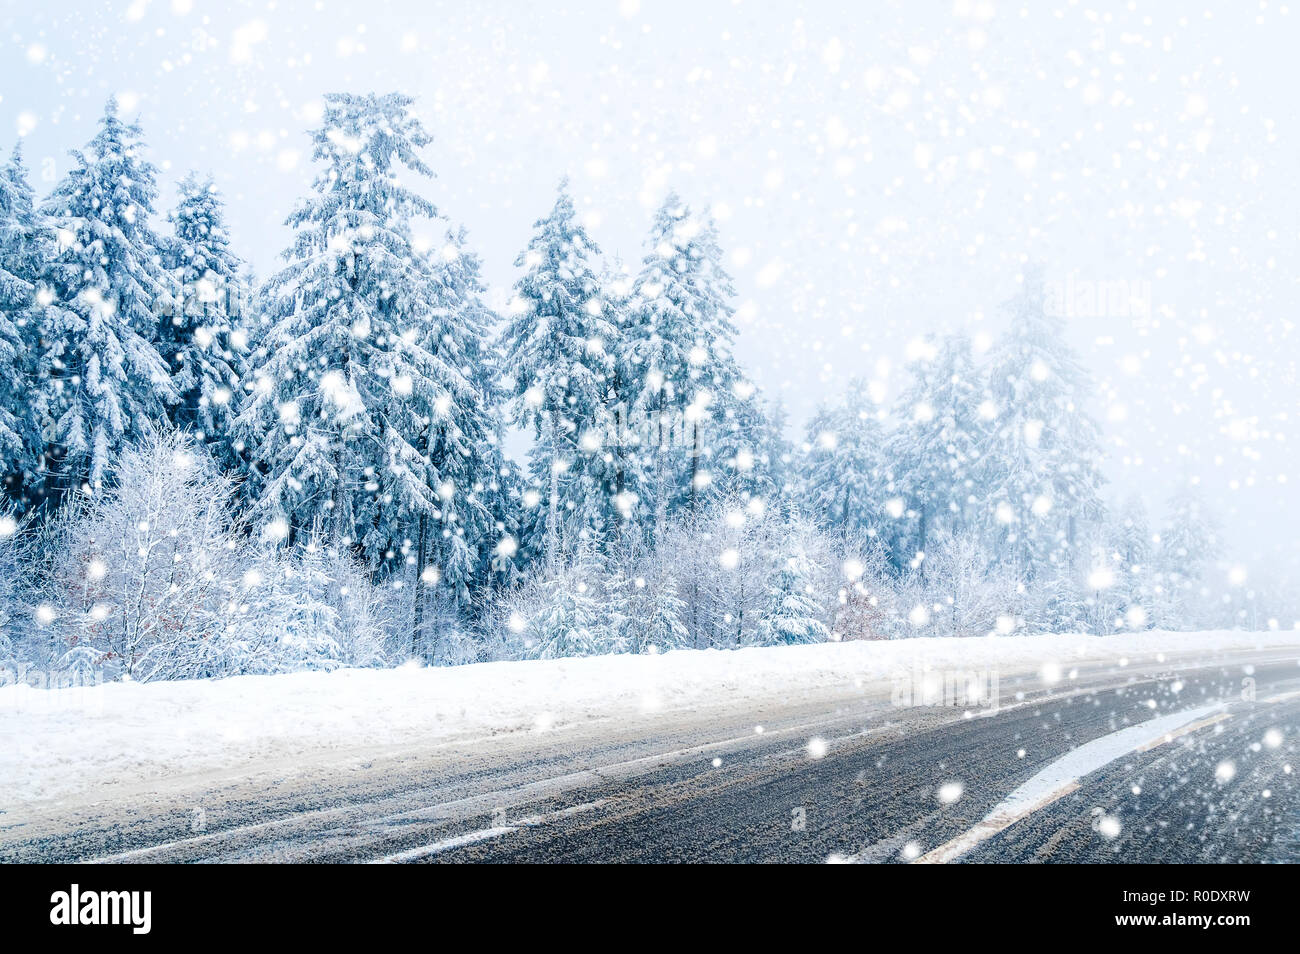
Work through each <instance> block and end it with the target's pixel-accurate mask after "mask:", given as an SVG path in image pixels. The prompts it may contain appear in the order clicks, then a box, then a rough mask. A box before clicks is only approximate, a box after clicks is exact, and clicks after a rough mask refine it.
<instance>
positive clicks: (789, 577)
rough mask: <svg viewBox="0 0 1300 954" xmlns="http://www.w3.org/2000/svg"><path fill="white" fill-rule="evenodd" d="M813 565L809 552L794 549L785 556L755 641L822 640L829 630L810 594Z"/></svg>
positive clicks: (771, 643) (774, 643)
mask: <svg viewBox="0 0 1300 954" xmlns="http://www.w3.org/2000/svg"><path fill="white" fill-rule="evenodd" d="M816 570H817V568H816V566H815V565H814V563H813V561H812V558H811V557H810V555H809V554H808V553H806V552H805V551H803V550H802V549H796V550H795V551H794V552H793V553H792V554H791V555H790V556H788V557H786V559H785V561H784V564H783V565H782V566H781V567H780V569H779V570H778V571H777V574H776V579H775V580H774V581H773V583H772V587H771V592H770V596H769V603H768V607H767V610H766V612H764V613H763V616H762V618H761V619H759V621H758V628H757V630H756V631H755V634H754V641H755V642H756V643H757V644H758V645H760V646H781V645H794V644H799V643H824V642H826V640H828V639H830V635H831V633H830V629H829V628H828V627H827V626H826V623H825V621H824V620H823V615H824V608H823V606H822V605H821V604H820V603H819V601H818V600H817V599H816V598H815V596H814V595H813V578H814V576H815V574H816Z"/></svg>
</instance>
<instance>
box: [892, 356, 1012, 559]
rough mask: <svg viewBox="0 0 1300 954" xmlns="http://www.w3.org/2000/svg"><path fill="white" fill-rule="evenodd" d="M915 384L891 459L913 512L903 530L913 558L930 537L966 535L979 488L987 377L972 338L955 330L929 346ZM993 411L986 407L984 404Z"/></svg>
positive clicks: (902, 401) (899, 405) (899, 404)
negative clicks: (950, 534) (965, 531)
mask: <svg viewBox="0 0 1300 954" xmlns="http://www.w3.org/2000/svg"><path fill="white" fill-rule="evenodd" d="M925 345H926V353H925V354H924V355H923V356H922V357H921V358H920V359H919V360H918V361H917V362H916V364H915V365H914V367H913V380H912V383H911V385H910V386H909V387H908V388H907V389H906V390H904V391H903V392H902V393H901V394H900V395H899V397H898V399H897V401H896V403H895V406H894V416H895V419H896V420H897V421H898V426H897V428H896V429H895V430H894V432H893V433H892V434H890V436H889V440H888V442H887V457H888V460H889V461H890V468H891V469H892V472H893V474H894V479H895V485H896V487H897V492H898V494H899V496H901V498H902V500H903V501H904V504H905V509H906V512H907V513H908V514H910V515H912V516H911V520H910V523H911V526H910V528H909V531H910V532H907V533H905V534H903V535H902V536H903V538H904V539H905V541H906V547H905V550H906V554H907V559H908V560H910V559H911V558H912V556H913V555H914V554H915V553H924V552H925V551H926V550H927V547H928V541H929V538H930V536H931V535H932V534H934V533H937V532H941V531H945V530H946V531H948V532H950V533H955V534H961V533H962V532H963V531H964V528H965V525H966V520H967V516H968V514H969V512H970V511H971V509H972V503H971V498H972V497H978V495H979V493H980V491H981V488H980V473H979V470H978V468H979V463H980V457H979V455H980V448H981V447H982V446H983V444H984V441H985V431H986V429H987V421H986V420H984V419H983V418H981V416H980V408H981V405H983V402H984V400H985V399H986V395H985V390H984V382H983V377H982V375H981V374H980V371H979V368H978V367H977V366H976V364H975V359H974V355H973V354H972V350H971V343H970V340H969V339H968V338H967V337H966V336H965V335H950V336H946V337H944V338H942V339H940V340H933V339H931V340H929V341H927V342H926V343H925ZM986 410H987V408H986Z"/></svg>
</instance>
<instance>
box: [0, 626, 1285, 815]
mask: <svg viewBox="0 0 1300 954" xmlns="http://www.w3.org/2000/svg"><path fill="white" fill-rule="evenodd" d="M1269 647H1296V648H1297V653H1298V655H1300V633H1294V632H1279V633H1236V632H1210V633H1163V632H1158V633H1142V634H1133V635H1124V636H1110V637H1096V636H1080V635H1071V636H1029V637H1026V636H1008V637H988V638H983V639H958V638H934V639H908V640H896V641H893V642H852V643H826V644H821V645H815V646H789V647H775V648H765V649H741V650H734V651H719V650H708V651H691V650H687V651H681V652H673V653H666V654H664V655H662V656H600V657H592V658H586V659H560V660H546V661H537V662H499V663H482V664H479V665H473V666H461V667H457V668H447V669H427V668H416V667H403V668H401V669H396V670H359V669H353V670H341V671H337V672H332V673H299V674H296V675H280V676H240V677H236V678H233V679H224V680H214V681H195V682H159V683H150V684H139V683H112V684H108V685H103V686H94V687H87V688H79V689H59V690H48V689H33V688H30V687H28V686H6V687H3V688H0V809H9V810H12V809H15V808H17V807H19V806H21V805H24V804H26V803H30V802H34V801H39V800H47V799H58V798H63V797H67V796H70V795H73V794H76V793H77V792H78V791H82V790H88V789H92V788H98V787H100V786H106V785H142V786H145V787H148V786H150V785H153V784H154V783H155V782H156V783H158V784H159V787H162V785H163V783H164V782H165V780H166V779H167V778H168V776H173V775H177V774H181V773H186V774H189V773H195V772H207V771H227V770H228V771H229V772H230V774H231V775H232V776H233V775H238V774H239V773H240V771H241V769H242V768H246V767H249V766H258V767H265V766H266V764H267V763H268V762H271V761H272V760H273V761H274V762H275V763H278V764H280V765H285V766H290V765H292V764H293V762H294V760H295V759H296V758H300V757H301V758H306V757H316V756H320V755H328V754H329V753H330V752H331V751H341V750H345V749H346V750H349V751H356V750H357V749H359V748H364V747H369V746H374V747H376V748H378V747H379V746H389V745H405V744H410V745H412V746H414V745H425V744H429V743H437V742H443V741H451V740H456V739H466V738H470V739H472V738H476V737H482V736H486V735H490V734H498V733H503V732H519V731H546V730H550V729H554V728H558V727H561V726H563V725H565V724H572V723H575V722H582V721H586V720H591V719H599V718H612V719H620V718H628V717H633V716H646V715H649V716H651V717H653V715H654V714H655V713H671V712H677V711H682V710H692V709H710V708H715V707H716V708H730V709H741V708H742V707H744V706H747V705H754V704H758V703H762V702H765V701H773V700H784V701H799V700H801V699H810V700H811V699H814V698H815V697H817V696H818V695H827V696H831V697H834V696H836V695H843V694H845V693H849V692H852V691H854V690H855V689H856V688H859V687H862V686H865V685H867V684H868V683H873V682H879V681H883V680H890V679H891V678H893V677H895V676H897V675H899V674H903V673H909V672H911V671H912V670H913V669H914V668H915V667H918V666H919V667H929V668H930V669H934V670H971V669H986V668H995V669H998V670H1000V671H1001V672H1002V673H1004V674H1006V673H1010V672H1012V671H1017V670H1027V669H1028V670H1032V669H1036V668H1039V667H1043V666H1050V664H1056V665H1057V666H1059V667H1061V668H1060V671H1062V672H1068V668H1067V664H1070V663H1074V662H1079V661H1083V660H1119V659H1120V658H1123V657H1128V658H1130V659H1132V660H1133V661H1134V662H1139V661H1142V660H1149V659H1150V658H1151V657H1153V656H1155V655H1157V654H1161V653H1165V654H1171V653H1179V654H1180V655H1181V654H1183V653H1193V654H1201V655H1208V654H1212V653H1215V652H1218V651H1223V650H1229V649H1253V648H1260V649H1266V648H1269Z"/></svg>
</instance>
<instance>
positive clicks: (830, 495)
mask: <svg viewBox="0 0 1300 954" xmlns="http://www.w3.org/2000/svg"><path fill="white" fill-rule="evenodd" d="M884 445H885V433H884V428H883V427H882V426H881V423H880V418H879V410H878V408H877V406H876V404H875V403H874V402H873V401H872V400H871V396H870V394H869V393H868V391H867V387H866V383H865V382H863V381H861V380H859V379H855V380H853V381H850V382H849V386H848V388H847V389H846V390H845V393H844V401H843V402H842V403H840V404H838V405H836V406H833V407H823V408H821V409H820V410H819V411H818V412H817V414H816V415H814V417H813V419H812V420H811V421H810V422H809V424H808V440H807V444H806V449H805V453H804V461H803V466H804V499H805V501H806V503H807V506H808V509H809V512H811V513H812V514H814V515H815V516H816V518H817V519H818V520H821V521H823V522H824V523H825V524H826V525H827V526H830V527H835V528H839V529H842V530H844V531H846V532H849V533H868V534H872V535H875V534H876V533H878V532H879V530H880V528H881V527H882V525H883V523H884V521H885V519H886V509H885V508H886V501H885V500H884V499H882V498H883V497H885V496H886V495H885V494H884V493H883V491H884V489H885V488H886V486H887V481H888V478H887V477H886V476H885V467H884V457H883V451H884ZM895 509H896V511H897V513H896V514H890V516H891V517H893V518H894V519H897V517H898V516H901V515H902V507H901V504H900V505H897V506H896V507H895Z"/></svg>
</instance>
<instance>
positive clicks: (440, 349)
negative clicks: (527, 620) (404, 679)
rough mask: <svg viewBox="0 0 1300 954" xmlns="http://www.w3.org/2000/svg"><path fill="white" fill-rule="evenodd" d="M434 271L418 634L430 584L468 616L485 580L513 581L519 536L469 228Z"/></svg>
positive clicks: (454, 233)
mask: <svg viewBox="0 0 1300 954" xmlns="http://www.w3.org/2000/svg"><path fill="white" fill-rule="evenodd" d="M431 266H432V272H433V277H434V280H435V282H436V286H437V298H438V305H437V307H436V308H435V309H434V311H433V312H432V314H431V315H430V316H429V317H428V319H427V320H426V321H425V322H423V323H422V324H421V325H420V332H419V335H420V337H419V339H417V341H416V342H415V343H416V344H418V345H419V346H420V347H421V348H423V350H424V352H425V353H426V354H427V355H428V358H429V364H428V369H427V370H426V372H425V373H426V376H427V377H428V380H429V381H430V383H431V384H432V385H433V386H434V387H436V388H437V389H438V393H437V394H436V395H435V396H433V399H432V405H431V408H430V409H431V410H432V414H430V415H429V416H428V419H427V420H426V421H424V422H422V424H423V426H422V427H421V428H420V429H419V431H418V440H417V442H416V445H415V446H416V449H417V450H418V451H419V452H420V454H421V456H422V458H423V459H424V461H425V466H426V468H427V470H428V475H429V477H428V479H429V481H430V483H431V485H432V486H433V487H434V489H435V490H436V492H437V494H438V504H437V506H436V507H435V508H434V509H433V510H431V511H429V512H423V513H421V514H420V515H419V518H418V521H417V524H416V527H415V530H414V534H413V536H412V539H411V540H410V541H409V542H407V543H405V544H404V545H403V546H404V549H405V551H406V554H407V561H408V563H410V564H412V565H413V566H414V592H415V594H416V596H415V607H414V611H415V624H414V628H415V631H416V633H417V634H419V633H420V632H421V630H422V624H423V621H424V616H425V607H424V605H423V603H422V602H421V600H422V599H423V597H424V596H425V591H426V590H428V589H430V588H431V587H436V588H437V589H438V590H439V591H440V592H441V593H442V594H443V595H445V597H446V599H447V600H448V601H449V602H450V604H451V606H452V607H454V608H455V609H456V610H458V611H460V612H462V613H464V612H468V611H469V610H470V608H471V607H470V604H471V599H472V596H473V595H474V593H475V592H476V591H477V590H478V589H479V588H481V587H483V586H485V585H487V584H488V582H489V578H491V577H493V576H495V577H496V578H497V582H503V581H505V580H507V579H509V576H510V570H511V568H512V567H511V566H510V565H509V564H511V563H512V562H513V558H514V556H515V554H516V551H517V534H518V532H519V530H518V526H517V523H516V518H515V513H516V511H517V501H516V500H515V499H514V495H515V494H516V491H517V487H516V485H517V483H518V475H517V474H516V472H515V468H514V466H513V464H511V462H510V461H508V460H507V458H506V457H505V454H504V453H503V451H502V439H503V421H502V419H501V415H500V410H499V408H500V406H501V387H500V377H501V374H500V367H499V357H498V355H497V354H496V353H495V350H494V346H493V342H492V340H491V339H490V337H489V335H490V334H491V331H492V327H493V325H494V324H495V323H496V316H495V315H494V314H493V313H492V311H491V310H490V309H489V308H488V306H487V305H486V303H485V302H484V301H483V295H484V292H485V291H486V289H485V286H484V284H483V280H482V278H481V276H480V270H481V266H480V262H479V259H478V256H477V255H475V254H474V252H473V251H472V250H471V249H470V248H469V247H468V246H467V245H466V235H465V231H464V229H456V230H449V231H448V233H447V236H446V241H445V243H444V244H443V245H442V247H441V248H439V249H437V250H436V251H435V252H434V253H433V255H432V260H431Z"/></svg>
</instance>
